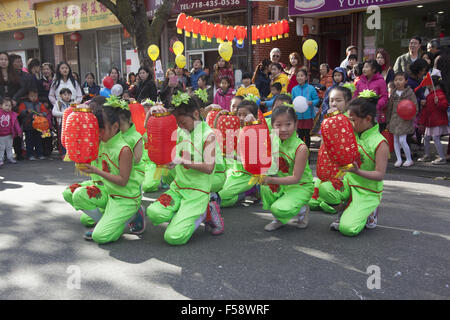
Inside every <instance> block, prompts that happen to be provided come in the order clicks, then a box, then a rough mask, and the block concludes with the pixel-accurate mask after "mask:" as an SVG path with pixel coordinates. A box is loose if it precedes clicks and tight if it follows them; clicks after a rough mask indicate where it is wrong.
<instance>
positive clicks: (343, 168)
mask: <svg viewBox="0 0 450 320" xmlns="http://www.w3.org/2000/svg"><path fill="white" fill-rule="evenodd" d="M351 168H353V163H350V164H348V165H346V166H343V167H339V172H338V173H337V174H336V177H335V178H336V179H340V178H341V177H343V176H344V175H345V173H346V171H348V170H349V169H351ZM343 170H345V171H343Z"/></svg>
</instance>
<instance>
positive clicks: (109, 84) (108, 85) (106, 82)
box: [103, 76, 114, 89]
mask: <svg viewBox="0 0 450 320" xmlns="http://www.w3.org/2000/svg"><path fill="white" fill-rule="evenodd" d="M113 85H114V80H113V79H112V78H111V77H110V76H106V77H105V78H104V79H103V86H104V87H105V88H107V89H111V88H112V87H113Z"/></svg>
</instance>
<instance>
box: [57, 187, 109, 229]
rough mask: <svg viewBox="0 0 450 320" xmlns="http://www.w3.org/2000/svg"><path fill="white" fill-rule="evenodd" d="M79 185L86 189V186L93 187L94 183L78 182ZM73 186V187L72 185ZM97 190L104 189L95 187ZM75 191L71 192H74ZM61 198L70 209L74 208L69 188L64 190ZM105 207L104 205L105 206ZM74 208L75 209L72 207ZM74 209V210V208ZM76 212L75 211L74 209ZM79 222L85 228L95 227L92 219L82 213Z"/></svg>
mask: <svg viewBox="0 0 450 320" xmlns="http://www.w3.org/2000/svg"><path fill="white" fill-rule="evenodd" d="M79 185H80V186H81V187H87V186H94V185H95V184H94V182H93V181H92V180H87V181H83V182H80V183H79ZM72 186H73V185H72ZM96 186H97V187H98V188H100V190H102V191H104V187H103V186H99V185H96ZM75 191H76V189H75V190H74V191H73V192H75ZM63 198H64V200H65V201H66V202H68V203H69V204H70V205H71V206H72V207H74V205H73V193H72V189H71V187H67V188H66V189H64V191H63ZM105 206H106V205H105ZM74 208H75V207H74ZM75 209H76V208H75ZM76 210H77V209H76ZM101 211H103V209H102V210H101ZM80 222H81V224H82V225H84V226H86V227H93V226H94V225H95V223H96V222H95V220H94V219H92V218H91V217H89V216H88V215H87V214H85V213H82V214H81V217H80Z"/></svg>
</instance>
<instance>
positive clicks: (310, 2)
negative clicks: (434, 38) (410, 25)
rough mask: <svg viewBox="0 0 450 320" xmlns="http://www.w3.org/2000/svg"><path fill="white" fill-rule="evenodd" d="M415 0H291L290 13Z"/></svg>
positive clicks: (344, 8)
mask: <svg viewBox="0 0 450 320" xmlns="http://www.w3.org/2000/svg"><path fill="white" fill-rule="evenodd" d="M413 1H415V0H289V15H290V16H296V15H303V14H305V13H309V14H312V13H323V12H333V11H344V10H354V9H361V8H366V7H368V6H372V5H375V6H386V5H390V4H396V3H402V2H413ZM415 2H417V1H415Z"/></svg>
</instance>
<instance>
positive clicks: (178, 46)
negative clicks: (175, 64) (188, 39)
mask: <svg viewBox="0 0 450 320" xmlns="http://www.w3.org/2000/svg"><path fill="white" fill-rule="evenodd" d="M172 49H173V52H174V53H175V55H176V56H178V55H180V54H182V53H183V50H184V45H183V42H181V41H175V42H174V43H173V46H172Z"/></svg>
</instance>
